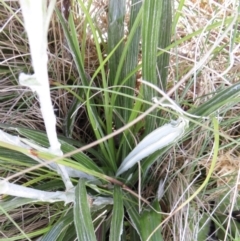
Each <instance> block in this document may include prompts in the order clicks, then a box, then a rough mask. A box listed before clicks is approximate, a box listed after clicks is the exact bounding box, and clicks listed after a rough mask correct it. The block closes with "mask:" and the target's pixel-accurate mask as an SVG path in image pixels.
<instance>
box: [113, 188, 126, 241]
mask: <svg viewBox="0 0 240 241" xmlns="http://www.w3.org/2000/svg"><path fill="white" fill-rule="evenodd" d="M113 200H114V205H113V215H112V221H111V227H110V239H109V240H116V241H120V240H121V235H122V232H123V217H124V210H123V193H122V190H121V189H120V187H118V186H115V187H114V194H113Z"/></svg>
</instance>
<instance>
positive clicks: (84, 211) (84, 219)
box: [73, 179, 96, 241]
mask: <svg viewBox="0 0 240 241" xmlns="http://www.w3.org/2000/svg"><path fill="white" fill-rule="evenodd" d="M75 198H76V199H75V204H74V208H73V212H74V224H75V227H76V232H77V237H78V240H81V241H94V240H96V236H95V233H94V228H93V222H92V218H91V213H90V208H89V205H90V203H89V201H90V200H88V197H87V192H86V186H85V181H84V180H82V179H80V180H79V182H78V185H77V187H76V191H75Z"/></svg>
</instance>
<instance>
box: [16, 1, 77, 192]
mask: <svg viewBox="0 0 240 241" xmlns="http://www.w3.org/2000/svg"><path fill="white" fill-rule="evenodd" d="M55 3H56V0H51V1H49V4H48V1H47V0H39V1H31V0H20V4H21V8H22V13H23V18H24V27H25V30H26V32H27V36H28V40H29V45H30V52H31V57H32V66H33V69H34V74H33V75H28V74H24V73H21V74H20V76H19V83H20V84H21V85H24V86H27V87H29V88H31V90H32V91H34V92H36V93H37V95H38V99H39V102H40V106H41V112H42V116H43V119H44V123H45V127H46V132H47V136H48V140H49V143H50V148H49V151H50V152H51V153H52V154H54V155H59V156H60V155H62V151H61V148H60V147H61V145H60V143H59V141H58V138H57V133H56V117H55V115H54V110H53V106H52V102H51V97H50V87H49V80H48V69H47V62H48V55H47V33H48V27H49V23H50V19H51V16H52V13H53V10H54V6H55ZM58 169H59V170H58V171H59V174H60V175H61V176H62V179H63V181H64V183H65V186H66V189H71V188H72V187H73V184H72V183H71V181H70V178H69V176H68V173H67V171H66V169H65V167H64V166H62V165H58Z"/></svg>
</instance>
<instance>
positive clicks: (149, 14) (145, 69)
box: [142, 0, 164, 134]
mask: <svg viewBox="0 0 240 241" xmlns="http://www.w3.org/2000/svg"><path fill="white" fill-rule="evenodd" d="M162 1H164V0H151V1H144V3H143V24H142V78H143V79H144V80H147V81H150V82H151V83H152V84H154V85H157V86H158V83H157V73H156V67H157V46H158V38H159V31H160V29H161V22H160V20H161V14H162ZM143 93H144V98H146V99H147V100H151V99H152V98H153V97H154V96H156V91H155V90H153V89H152V88H148V87H145V86H144V92H143ZM155 119H156V118H155V117H153V116H148V117H147V118H146V119H145V121H146V124H145V133H146V134H148V133H150V132H151V131H152V130H153V129H154V126H155Z"/></svg>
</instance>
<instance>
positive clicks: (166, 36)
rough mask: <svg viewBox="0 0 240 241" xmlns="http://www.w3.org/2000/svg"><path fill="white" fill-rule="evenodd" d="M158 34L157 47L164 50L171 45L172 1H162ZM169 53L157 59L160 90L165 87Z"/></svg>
mask: <svg viewBox="0 0 240 241" xmlns="http://www.w3.org/2000/svg"><path fill="white" fill-rule="evenodd" d="M160 23H161V25H160V33H159V39H158V47H159V48H160V49H165V48H166V47H167V46H169V45H170V43H171V37H172V32H171V28H172V0H169V1H162V14H161V20H160ZM169 57H170V54H169V53H166V52H165V53H163V54H161V55H160V56H159V57H158V58H157V71H158V74H157V77H158V83H159V86H160V88H161V89H162V90H165V89H166V87H167V78H168V65H169Z"/></svg>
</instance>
